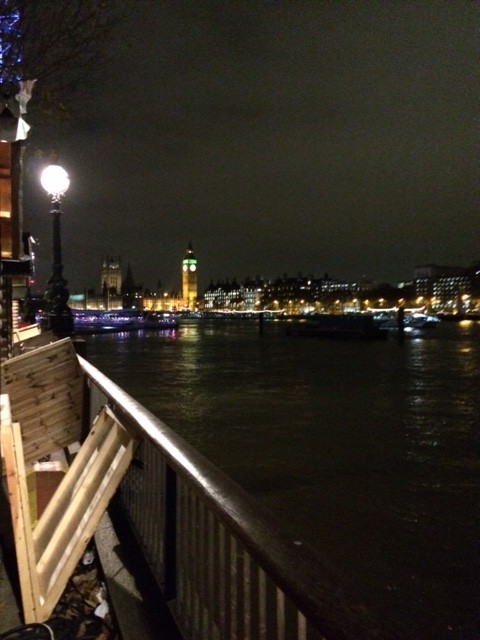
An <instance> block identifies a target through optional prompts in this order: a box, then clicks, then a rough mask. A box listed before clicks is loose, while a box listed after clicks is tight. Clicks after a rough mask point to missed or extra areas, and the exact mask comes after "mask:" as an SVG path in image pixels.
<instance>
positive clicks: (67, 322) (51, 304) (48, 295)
mask: <svg viewBox="0 0 480 640" xmlns="http://www.w3.org/2000/svg"><path fill="white" fill-rule="evenodd" d="M40 182H41V184H42V187H43V188H44V189H45V191H46V192H47V193H48V194H49V195H50V197H51V199H52V210H51V214H52V229H53V234H52V240H53V243H52V260H53V262H52V275H51V276H50V279H49V281H48V284H47V290H46V291H45V299H46V302H47V317H46V320H47V328H49V329H51V330H52V331H53V333H54V334H55V335H56V336H57V337H59V338H65V337H68V336H71V335H72V334H73V316H72V311H71V309H70V307H69V306H68V304H67V302H68V298H69V297H70V294H69V291H68V289H67V281H66V280H65V279H64V277H63V264H62V244H61V237H60V213H61V212H60V198H61V196H63V194H64V193H65V192H66V191H67V189H68V187H69V185H70V180H69V178H68V174H67V172H66V171H65V169H63V168H62V167H60V166H58V165H56V164H52V165H50V166H48V167H47V168H46V169H44V171H43V172H42V176H41V179H40Z"/></svg>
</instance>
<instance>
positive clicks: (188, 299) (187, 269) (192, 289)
mask: <svg viewBox="0 0 480 640" xmlns="http://www.w3.org/2000/svg"><path fill="white" fill-rule="evenodd" d="M197 297H198V279H197V260H196V258H195V254H194V253H193V248H192V243H191V242H189V243H188V248H187V252H186V253H185V258H184V259H183V261H182V298H183V305H184V307H185V308H186V309H189V310H190V311H193V310H194V309H195V306H196V303H197Z"/></svg>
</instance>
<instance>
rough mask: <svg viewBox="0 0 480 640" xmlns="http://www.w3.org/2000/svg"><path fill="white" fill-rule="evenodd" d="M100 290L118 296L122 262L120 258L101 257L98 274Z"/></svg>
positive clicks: (120, 284)
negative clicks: (100, 269)
mask: <svg viewBox="0 0 480 640" xmlns="http://www.w3.org/2000/svg"><path fill="white" fill-rule="evenodd" d="M100 289H101V291H104V290H105V289H108V291H109V292H110V293H111V294H114V295H120V292H121V290H122V262H121V260H120V256H109V255H106V256H104V257H103V261H102V271H101V274H100Z"/></svg>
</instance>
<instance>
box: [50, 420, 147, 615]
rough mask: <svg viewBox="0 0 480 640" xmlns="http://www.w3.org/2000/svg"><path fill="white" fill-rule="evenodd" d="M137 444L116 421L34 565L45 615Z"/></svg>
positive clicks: (59, 594)
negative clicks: (41, 593)
mask: <svg viewBox="0 0 480 640" xmlns="http://www.w3.org/2000/svg"><path fill="white" fill-rule="evenodd" d="M136 444H137V443H136V441H135V440H133V439H132V438H131V437H130V435H129V434H128V433H127V431H126V430H125V429H124V428H123V427H122V426H121V425H120V423H118V422H115V428H113V429H111V430H110V432H109V434H108V436H107V438H106V439H105V441H104V443H103V445H102V448H101V450H100V452H99V454H98V456H97V457H96V459H95V461H94V463H93V465H92V466H91V468H90V470H89V472H88V473H87V475H86V477H85V478H84V479H83V480H82V482H81V484H80V486H79V487H78V489H77V491H76V492H75V495H74V497H73V499H72V503H71V505H70V506H69V507H68V509H67V512H66V513H65V514H64V517H63V518H62V519H61V521H60V522H59V524H58V526H57V528H56V530H55V532H54V534H53V535H52V538H51V540H50V542H49V544H48V546H47V548H46V549H45V551H44V553H43V555H42V558H41V559H40V560H39V562H38V565H37V571H38V576H39V582H40V584H41V585H42V586H43V587H44V588H45V590H44V591H43V594H44V598H45V604H44V606H43V615H44V616H46V617H48V616H49V615H50V614H51V612H52V611H53V608H54V607H55V604H56V603H57V601H58V598H59V597H60V596H61V594H62V592H63V590H64V588H65V585H66V583H67V581H68V579H69V577H70V575H71V574H72V572H73V570H74V569H75V566H76V565H77V563H78V562H79V560H80V558H81V556H82V554H83V553H84V551H85V548H86V547H87V545H88V542H89V540H90V539H91V537H92V536H93V534H94V532H95V529H96V527H97V525H98V523H99V522H100V519H101V517H102V516H103V513H104V512H105V509H106V508H107V506H108V503H109V501H110V499H111V498H112V496H113V495H114V493H115V491H116V490H117V487H118V485H119V484H120V482H121V479H122V478H123V475H124V473H125V471H126V470H127V468H128V465H129V464H130V462H131V459H132V457H133V452H134V449H135V447H136ZM67 475H68V474H67ZM41 520H42V518H41V519H40V522H41Z"/></svg>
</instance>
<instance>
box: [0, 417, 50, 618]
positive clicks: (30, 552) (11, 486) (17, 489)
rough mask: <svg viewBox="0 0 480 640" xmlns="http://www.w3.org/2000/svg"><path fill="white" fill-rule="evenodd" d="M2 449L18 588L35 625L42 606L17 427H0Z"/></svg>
mask: <svg viewBox="0 0 480 640" xmlns="http://www.w3.org/2000/svg"><path fill="white" fill-rule="evenodd" d="M1 441H2V449H3V451H4V456H5V468H6V475H7V487H8V497H9V502H10V512H11V517H12V526H13V535H14V540H15V550H16V556H17V565H18V573H19V580H20V589H21V593H22V605H23V613H24V618H25V622H27V623H29V622H35V621H36V620H37V618H38V614H39V611H38V609H39V608H40V607H41V601H40V591H39V586H38V579H37V574H36V569H35V555H34V548H33V538H32V523H31V518H30V509H29V503H28V491H27V475H26V471H25V464H24V461H23V453H22V438H21V431H20V425H19V424H18V423H13V424H11V425H6V424H2V426H1Z"/></svg>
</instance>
